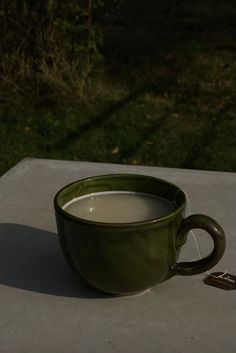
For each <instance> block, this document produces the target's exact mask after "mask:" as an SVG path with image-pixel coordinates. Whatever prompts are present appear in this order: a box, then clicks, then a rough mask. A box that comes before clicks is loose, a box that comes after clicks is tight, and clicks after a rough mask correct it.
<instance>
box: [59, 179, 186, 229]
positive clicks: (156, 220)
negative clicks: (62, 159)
mask: <svg viewBox="0 0 236 353" xmlns="http://www.w3.org/2000/svg"><path fill="white" fill-rule="evenodd" d="M123 176H124V177H125V176H126V177H143V178H148V179H154V180H157V181H160V182H162V183H165V184H168V185H170V186H172V187H175V188H176V190H177V191H181V192H182V194H183V196H184V202H183V204H182V205H181V206H179V207H178V208H176V209H175V210H174V211H172V212H170V213H168V214H167V215H165V216H162V217H159V218H154V219H148V220H145V221H137V222H120V223H116V222H98V221H93V220H88V219H85V218H80V217H77V216H74V215H72V214H70V213H69V212H67V211H65V210H64V209H63V207H62V206H60V205H59V203H58V197H59V196H60V194H61V192H63V191H64V190H65V189H67V188H69V187H70V186H72V185H73V184H76V183H78V182H83V181H89V180H94V179H102V178H109V177H123ZM114 191H116V190H114ZM124 191H125V190H124ZM87 195H89V194H87ZM186 201H187V200H186V196H185V193H184V191H183V190H182V189H181V188H180V187H179V186H177V185H176V184H174V183H171V182H169V181H167V180H165V179H161V178H158V177H154V176H151V175H146V174H136V173H110V174H100V175H94V176H90V177H87V178H83V179H77V180H75V181H72V182H71V183H68V184H66V185H64V186H63V187H62V188H61V189H60V190H58V191H57V193H56V195H55V196H54V200H53V204H54V208H55V210H56V211H57V212H59V213H60V214H61V215H62V216H64V217H65V218H67V219H69V220H70V221H73V222H80V223H84V224H86V225H91V226H103V227H108V228H109V227H116V228H118V227H134V226H142V225H151V224H156V223H163V222H167V221H169V220H170V219H172V218H173V217H175V216H176V215H178V214H179V213H180V212H182V210H183V209H184V208H185V206H186Z"/></svg>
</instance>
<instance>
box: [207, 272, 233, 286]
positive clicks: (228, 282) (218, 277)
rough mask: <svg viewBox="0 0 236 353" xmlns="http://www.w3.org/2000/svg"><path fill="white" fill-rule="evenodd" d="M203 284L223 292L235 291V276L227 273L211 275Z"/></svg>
mask: <svg viewBox="0 0 236 353" xmlns="http://www.w3.org/2000/svg"><path fill="white" fill-rule="evenodd" d="M203 282H204V283H206V284H209V285H210V286H214V287H218V288H221V289H225V290H230V289H236V276H234V275H231V274H230V273H227V272H214V273H211V274H210V275H209V276H207V277H206V278H204V280H203Z"/></svg>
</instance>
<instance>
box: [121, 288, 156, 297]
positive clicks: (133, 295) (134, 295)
mask: <svg viewBox="0 0 236 353" xmlns="http://www.w3.org/2000/svg"><path fill="white" fill-rule="evenodd" d="M147 292H150V289H149V288H148V289H144V290H141V291H138V292H131V293H119V294H117V296H120V297H139V296H141V295H143V294H146V293H147Z"/></svg>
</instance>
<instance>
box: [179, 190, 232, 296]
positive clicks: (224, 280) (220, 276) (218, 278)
mask: <svg viewBox="0 0 236 353" xmlns="http://www.w3.org/2000/svg"><path fill="white" fill-rule="evenodd" d="M183 191H184V194H185V197H186V200H187V205H188V212H189V214H191V213H192V211H191V206H190V201H189V197H188V194H187V192H186V191H185V190H183ZM190 234H191V235H192V237H193V240H194V243H195V246H196V249H197V254H198V257H199V259H200V260H201V259H202V254H201V251H200V248H199V245H198V241H197V238H196V236H195V234H194V232H193V230H190ZM205 274H207V277H205V278H204V279H203V282H204V283H206V284H209V285H210V286H214V287H217V288H220V289H225V290H231V289H236V276H234V275H232V274H230V273H228V271H227V270H226V271H224V272H213V273H210V272H209V271H206V272H205Z"/></svg>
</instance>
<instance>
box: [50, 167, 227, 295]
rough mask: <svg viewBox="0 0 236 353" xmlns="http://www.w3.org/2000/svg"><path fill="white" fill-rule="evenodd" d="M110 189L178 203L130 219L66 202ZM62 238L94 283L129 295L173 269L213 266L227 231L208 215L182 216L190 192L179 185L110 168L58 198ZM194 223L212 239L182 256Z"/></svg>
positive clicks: (71, 260) (73, 261)
mask: <svg viewBox="0 0 236 353" xmlns="http://www.w3.org/2000/svg"><path fill="white" fill-rule="evenodd" d="M105 191H106V192H107V191H129V192H130V191H131V192H136V193H145V194H150V195H153V196H155V197H160V198H162V199H164V200H168V201H169V202H171V204H172V205H174V207H172V209H171V211H170V212H169V213H168V214H166V215H165V216H163V217H160V218H154V219H150V220H145V221H140V222H133V223H132V222H131V223H107V222H97V221H93V220H86V219H82V218H79V217H76V216H73V215H72V214H70V213H68V212H67V211H66V210H65V209H63V206H64V205H65V204H66V203H68V202H69V201H71V200H73V199H74V198H78V197H80V196H83V195H88V194H91V193H98V192H105ZM54 207H55V214H56V221H57V228H58V234H59V240H60V244H61V248H62V251H63V254H64V256H65V258H66V260H67V262H68V264H69V266H70V267H71V268H72V269H73V270H74V271H75V272H79V274H80V275H82V276H83V277H84V278H85V279H86V280H87V281H88V282H89V283H90V284H91V285H92V286H94V287H96V288H97V289H100V290H102V291H104V292H107V293H112V294H120V295H129V294H134V293H138V292H141V291H144V290H146V289H148V288H150V287H152V286H154V285H156V284H157V283H161V282H163V281H165V280H167V279H169V278H170V277H172V276H175V275H184V276H189V275H195V274H199V273H202V272H205V271H207V270H209V269H210V268H212V267H213V266H214V265H215V264H216V263H217V262H218V261H219V260H220V259H221V257H222V256H223V253H224V250H225V241H226V240H225V235H224V231H223V229H222V228H221V226H220V225H219V224H218V223H217V222H216V221H214V220H213V219H212V218H210V217H208V216H205V215H200V214H196V215H191V216H189V217H187V218H184V215H185V208H186V197H185V194H184V192H183V191H182V190H181V189H180V188H179V187H178V186H176V185H174V184H171V183H169V182H167V181H165V180H161V179H158V178H154V177H151V176H145V175H136V174H111V175H102V176H96V177H91V178H87V179H83V180H78V181H75V182H73V183H71V184H69V185H67V186H65V187H64V188H63V189H61V190H60V191H59V192H58V193H57V194H56V196H55V198H54ZM193 228H201V229H204V230H205V231H206V232H207V233H208V234H209V235H210V236H211V237H212V240H213V243H214V246H213V250H212V252H211V253H210V254H209V255H208V256H206V257H204V258H202V259H201V260H197V261H192V262H178V256H179V252H180V249H181V246H182V245H183V244H184V243H185V242H186V238H187V235H188V232H189V231H190V230H191V229H193Z"/></svg>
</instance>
